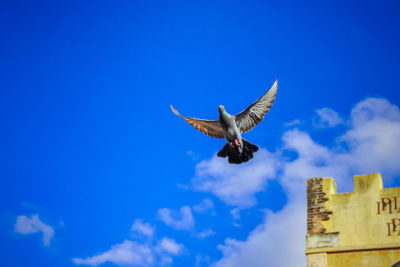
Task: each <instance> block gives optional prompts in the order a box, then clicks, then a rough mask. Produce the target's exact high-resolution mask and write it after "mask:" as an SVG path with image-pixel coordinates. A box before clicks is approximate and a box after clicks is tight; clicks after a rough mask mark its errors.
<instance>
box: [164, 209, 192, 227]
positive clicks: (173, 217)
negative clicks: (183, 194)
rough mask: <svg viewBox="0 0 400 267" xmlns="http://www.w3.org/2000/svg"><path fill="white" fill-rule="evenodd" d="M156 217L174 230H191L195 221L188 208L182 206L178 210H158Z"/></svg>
mask: <svg viewBox="0 0 400 267" xmlns="http://www.w3.org/2000/svg"><path fill="white" fill-rule="evenodd" d="M158 217H159V218H160V220H161V221H163V222H164V223H165V224H166V225H168V226H170V227H172V228H174V229H175V230H191V229H193V227H194V224H195V220H194V217H193V215H192V211H191V209H190V207H189V206H183V207H181V208H180V209H179V210H173V209H169V208H163V209H159V210H158Z"/></svg>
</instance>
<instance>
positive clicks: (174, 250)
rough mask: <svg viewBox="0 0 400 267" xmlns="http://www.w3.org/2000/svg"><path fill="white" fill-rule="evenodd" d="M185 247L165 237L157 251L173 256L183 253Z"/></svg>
mask: <svg viewBox="0 0 400 267" xmlns="http://www.w3.org/2000/svg"><path fill="white" fill-rule="evenodd" d="M183 248H184V247H183V245H181V244H178V243H176V242H175V240H173V239H171V238H167V237H164V238H163V239H161V240H160V242H159V243H158V245H157V250H158V251H162V252H167V253H169V254H171V255H179V254H181V253H182V251H183Z"/></svg>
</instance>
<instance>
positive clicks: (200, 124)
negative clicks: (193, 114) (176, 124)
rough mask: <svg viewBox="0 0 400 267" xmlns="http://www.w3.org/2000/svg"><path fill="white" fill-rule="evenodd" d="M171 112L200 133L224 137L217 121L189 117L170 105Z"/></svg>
mask: <svg viewBox="0 0 400 267" xmlns="http://www.w3.org/2000/svg"><path fill="white" fill-rule="evenodd" d="M171 109H172V112H174V113H175V114H176V115H178V116H180V117H182V118H184V119H185V120H186V121H187V122H188V123H189V124H190V125H192V126H193V127H194V128H196V129H197V130H199V131H200V132H202V133H205V134H206V135H208V136H211V137H215V138H225V136H224V133H223V131H222V128H221V125H220V124H219V121H211V120H201V119H195V118H189V117H185V116H182V115H181V114H180V113H179V112H178V111H177V110H176V109H175V108H174V107H173V106H172V105H171Z"/></svg>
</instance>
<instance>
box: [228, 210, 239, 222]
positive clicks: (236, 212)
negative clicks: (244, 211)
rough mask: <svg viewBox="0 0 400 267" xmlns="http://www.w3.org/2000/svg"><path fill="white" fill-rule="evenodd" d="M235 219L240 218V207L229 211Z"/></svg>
mask: <svg viewBox="0 0 400 267" xmlns="http://www.w3.org/2000/svg"><path fill="white" fill-rule="evenodd" d="M229 213H230V214H231V215H232V218H233V219H234V220H235V221H238V220H240V209H238V208H234V209H231V210H230V211H229Z"/></svg>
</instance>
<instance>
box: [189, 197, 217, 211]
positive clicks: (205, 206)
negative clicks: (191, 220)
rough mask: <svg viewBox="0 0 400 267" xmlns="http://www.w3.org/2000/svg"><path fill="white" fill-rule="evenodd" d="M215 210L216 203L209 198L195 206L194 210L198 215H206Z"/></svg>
mask: <svg viewBox="0 0 400 267" xmlns="http://www.w3.org/2000/svg"><path fill="white" fill-rule="evenodd" d="M213 209H214V203H213V202H212V201H211V199H209V198H206V199H203V201H201V202H200V203H199V204H197V205H194V206H193V210H194V211H195V212H197V213H206V212H207V211H210V210H213Z"/></svg>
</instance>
